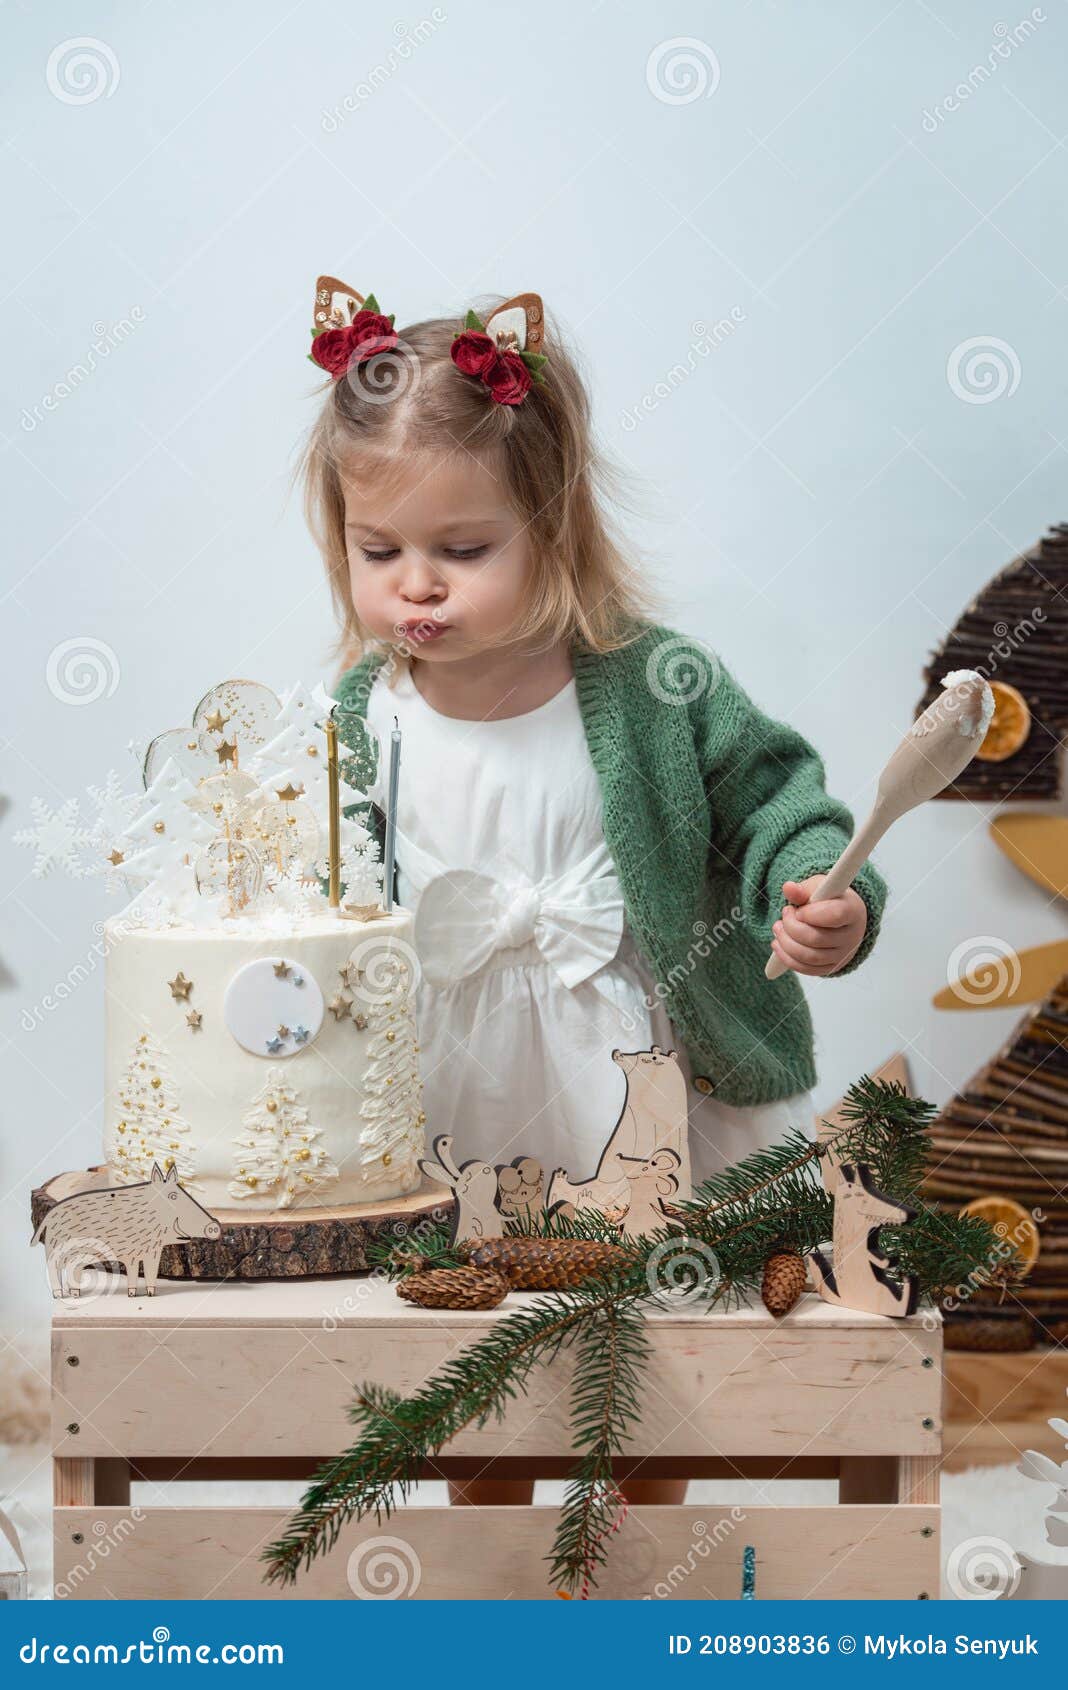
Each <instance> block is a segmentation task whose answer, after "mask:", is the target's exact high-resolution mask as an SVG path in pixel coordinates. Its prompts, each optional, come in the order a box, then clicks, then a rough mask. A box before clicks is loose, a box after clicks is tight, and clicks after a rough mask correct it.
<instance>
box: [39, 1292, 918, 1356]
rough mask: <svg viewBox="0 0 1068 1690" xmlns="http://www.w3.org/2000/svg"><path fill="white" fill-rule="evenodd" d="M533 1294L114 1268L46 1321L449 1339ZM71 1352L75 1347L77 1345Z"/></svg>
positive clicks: (689, 1321) (804, 1319) (656, 1311)
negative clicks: (405, 1290) (418, 1293)
mask: <svg viewBox="0 0 1068 1690" xmlns="http://www.w3.org/2000/svg"><path fill="white" fill-rule="evenodd" d="M538 1295H539V1293H538V1292H537V1291H510V1292H509V1293H508V1296H507V1297H506V1298H505V1300H504V1302H503V1303H501V1304H500V1305H499V1306H498V1307H497V1308H495V1309H420V1308H416V1307H415V1306H414V1304H411V1303H405V1302H402V1300H401V1299H400V1298H399V1297H398V1296H397V1293H396V1290H395V1289H394V1286H393V1284H392V1283H391V1282H390V1281H388V1280H385V1279H383V1278H382V1277H381V1276H379V1275H365V1276H359V1277H353V1278H337V1279H317V1280H296V1279H295V1280H285V1281H280V1282H279V1283H277V1284H276V1283H271V1284H261V1285H255V1284H236V1283H230V1282H226V1281H223V1282H220V1283H219V1284H215V1285H208V1286H204V1285H197V1284H184V1285H183V1284H179V1283H177V1282H170V1283H167V1284H165V1285H164V1284H161V1285H160V1287H159V1290H158V1292H157V1294H156V1296H155V1297H128V1296H127V1295H126V1280H125V1278H124V1277H123V1276H122V1275H121V1274H116V1275H113V1276H111V1277H110V1278H104V1279H103V1280H102V1281H101V1288H100V1292H99V1294H97V1295H95V1296H93V1297H92V1298H89V1299H88V1300H87V1301H85V1302H81V1301H80V1300H79V1299H78V1298H68V1299H65V1300H64V1301H62V1302H58V1303H56V1304H54V1306H53V1312H52V1327H53V1331H54V1332H63V1333H68V1332H70V1333H81V1332H85V1331H91V1330H92V1329H93V1328H94V1327H108V1328H123V1329H126V1330H137V1331H141V1330H150V1331H153V1332H157V1331H169V1330H170V1329H171V1328H173V1327H177V1326H183V1327H184V1326H220V1327H231V1326H240V1327H266V1326H284V1327H289V1328H294V1329H296V1328H301V1329H306V1330H308V1331H310V1332H312V1333H320V1332H328V1333H329V1332H335V1331H339V1330H344V1329H346V1328H350V1327H359V1328H360V1329H364V1328H367V1327H396V1328H398V1329H399V1330H400V1331H402V1332H403V1333H405V1334H408V1333H411V1332H413V1331H415V1330H417V1329H419V1328H420V1327H423V1328H426V1329H427V1330H430V1331H441V1332H445V1333H449V1334H451V1335H452V1336H453V1338H454V1340H455V1339H457V1338H459V1337H460V1336H461V1335H462V1334H470V1335H471V1336H477V1335H478V1334H479V1333H480V1332H484V1331H485V1330H486V1329H487V1328H488V1327H489V1326H491V1325H492V1324H493V1323H494V1322H496V1321H498V1320H500V1319H501V1317H502V1316H503V1315H507V1314H512V1313H513V1312H514V1311H515V1310H516V1309H518V1308H521V1307H523V1306H524V1305H529V1304H530V1302H531V1301H533V1300H534V1299H536V1298H537V1297H538ZM645 1313H646V1317H647V1319H648V1321H649V1324H650V1325H651V1326H670V1327H675V1328H678V1329H679V1330H683V1329H690V1330H696V1331H705V1330H706V1329H707V1328H709V1327H714V1328H716V1329H717V1330H719V1329H723V1328H742V1329H743V1330H750V1329H753V1330H755V1331H757V1332H758V1333H760V1334H761V1336H763V1335H764V1334H766V1333H768V1332H771V1331H775V1330H776V1329H777V1328H778V1327H781V1326H783V1325H784V1324H785V1323H787V1322H788V1323H789V1324H790V1326H791V1327H801V1328H803V1329H804V1330H805V1331H810V1330H812V1329H814V1328H827V1329H829V1330H831V1331H839V1332H854V1331H860V1330H865V1331H867V1330H872V1329H874V1330H883V1329H885V1326H886V1324H887V1323H886V1320H885V1318H884V1317H883V1316H882V1315H871V1314H863V1313H861V1312H860V1311H859V1310H857V1309H841V1308H833V1307H831V1306H830V1305H829V1304H827V1303H824V1302H823V1301H822V1300H821V1299H820V1298H818V1297H814V1296H808V1295H806V1296H803V1297H802V1298H801V1301H800V1302H799V1303H798V1304H797V1306H796V1307H795V1308H793V1309H791V1311H790V1313H789V1314H788V1315H785V1316H783V1317H781V1318H780V1320H779V1321H778V1322H776V1321H775V1320H774V1319H773V1318H772V1316H771V1315H769V1313H768V1311H767V1309H766V1308H765V1307H764V1305H763V1303H762V1302H761V1301H760V1299H759V1297H758V1298H756V1299H755V1300H754V1301H753V1302H752V1303H748V1304H743V1306H742V1307H741V1308H733V1309H728V1310H726V1311H717V1312H716V1313H714V1314H710V1313H709V1312H708V1305H707V1304H703V1303H700V1302H695V1303H692V1304H683V1305H681V1306H675V1307H667V1306H664V1307H659V1306H658V1305H656V1304H653V1303H650V1304H648V1305H647V1306H646V1309H645ZM894 1324H895V1325H896V1326H897V1327H898V1328H900V1329H901V1330H902V1331H913V1332H923V1331H924V1330H925V1329H926V1327H928V1326H929V1325H930V1324H931V1311H927V1313H926V1314H924V1315H920V1314H916V1315H912V1316H910V1317H909V1319H908V1320H903V1321H896V1322H895V1323H894ZM73 1348H74V1349H75V1350H76V1349H77V1345H74V1346H73Z"/></svg>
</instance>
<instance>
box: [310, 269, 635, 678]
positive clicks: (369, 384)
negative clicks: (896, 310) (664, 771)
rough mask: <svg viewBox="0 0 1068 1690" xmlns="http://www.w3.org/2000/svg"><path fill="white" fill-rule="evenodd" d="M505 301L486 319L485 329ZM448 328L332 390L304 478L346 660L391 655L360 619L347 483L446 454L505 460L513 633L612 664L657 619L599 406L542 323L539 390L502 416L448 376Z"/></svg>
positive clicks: (406, 340)
mask: <svg viewBox="0 0 1068 1690" xmlns="http://www.w3.org/2000/svg"><path fill="white" fill-rule="evenodd" d="M500 303H503V300H496V301H494V302H492V303H491V304H489V305H488V306H485V307H484V308H483V309H481V310H480V311H479V316H480V317H481V319H482V321H483V322H485V321H486V320H487V318H488V316H489V314H490V312H491V311H492V310H493V309H495V307H496V305H497V304H500ZM462 327H463V324H462V323H461V322H459V321H455V320H453V319H451V318H447V317H433V318H428V319H427V320H426V321H425V322H421V323H413V324H412V325H411V326H410V327H408V328H405V329H402V330H400V331H399V344H398V346H397V348H396V349H395V350H393V351H392V352H388V353H382V354H380V355H378V356H376V357H374V358H371V359H369V360H368V361H367V362H366V363H364V364H357V365H353V366H352V369H351V370H350V372H349V374H348V375H347V376H342V377H341V379H340V380H338V381H332V382H331V384H330V388H329V390H328V392H327V393H326V395H325V398H324V402H323V405H322V408H321V410H320V412H319V415H318V417H317V419H316V421H315V423H314V425H313V427H312V430H311V433H310V435H309V437H308V440H307V443H306V445H305V447H304V450H303V453H302V456H301V459H300V462H299V464H298V466H297V474H298V476H302V478H303V481H304V509H305V514H306V517H307V520H308V525H309V527H310V529H311V532H312V534H313V536H314V538H315V541H316V543H317V545H318V547H319V550H320V552H321V553H322V557H323V562H324V564H325V566H326V573H327V579H328V581H329V585H330V591H331V595H332V597H333V601H334V608H335V612H336V615H337V620H338V623H339V627H340V636H339V638H338V641H337V645H336V648H335V650H336V655H337V656H338V657H339V658H340V659H341V660H342V662H343V663H345V664H346V665H347V664H350V663H353V662H355V661H356V660H357V658H359V657H360V656H362V655H363V654H364V653H365V652H367V651H371V650H392V651H393V655H394V657H395V658H397V659H399V661H401V662H402V663H403V662H404V661H405V659H406V655H407V654H406V653H405V651H404V650H403V649H401V650H399V651H397V650H395V649H394V648H391V647H386V646H384V645H383V642H382V641H380V640H378V639H376V638H375V637H374V635H372V634H371V633H370V631H369V630H368V629H366V628H364V627H363V626H362V625H361V623H360V622H359V619H358V618H357V616H356V613H355V610H354V608H353V604H352V596H351V592H350V587H349V560H348V552H347V548H346V545H345V497H344V487H343V472H344V471H345V470H348V472H349V473H350V474H351V473H353V466H354V465H358V466H359V469H361V470H363V471H364V472H365V473H366V474H367V475H368V477H369V478H374V479H378V480H381V481H382V482H384V483H385V484H386V485H387V486H388V484H389V482H390V480H392V479H396V477H397V474H398V472H399V471H401V470H405V469H407V470H410V469H411V466H412V462H413V459H415V460H416V461H418V460H419V459H420V458H421V457H426V458H431V457H432V456H433V455H434V454H437V453H440V452H442V451H443V450H444V451H448V450H450V449H451V450H461V449H462V450H463V451H465V452H468V453H473V454H475V455H480V454H484V455H490V454H492V453H494V452H496V453H498V454H499V458H498V461H499V462H500V463H501V464H502V465H503V476H504V485H505V490H506V493H507V496H508V499H509V502H510V504H511V505H512V507H513V509H514V510H515V511H516V513H517V515H518V516H519V517H520V519H521V520H522V522H523V523H524V525H525V527H526V532H527V539H528V544H529V547H530V558H531V571H530V584H529V591H528V594H527V601H526V607H525V609H524V611H523V612H522V613H521V615H520V616H519V617H518V618H517V620H516V622H515V623H514V625H513V626H512V628H510V629H509V631H508V636H507V637H508V638H509V640H511V641H515V642H523V643H524V644H530V643H531V642H534V643H537V642H540V641H544V642H545V643H546V644H553V643H556V642H558V641H560V640H568V641H575V642H577V643H578V644H579V645H580V646H582V647H584V648H585V649H587V650H589V651H596V652H604V651H611V650H614V649H617V648H618V647H620V646H623V645H626V644H629V643H630V641H632V640H634V639H636V638H637V637H638V635H639V634H640V633H641V631H642V628H643V627H644V626H646V625H647V624H648V622H649V620H650V619H651V617H652V615H653V604H652V600H651V597H650V595H649V593H648V589H647V588H646V586H645V584H644V582H642V581H640V580H639V576H638V572H637V568H636V566H635V562H634V561H633V559H632V557H631V556H630V555H629V553H628V551H627V550H626V549H625V547H624V543H623V542H622V540H621V539H620V538H619V537H618V535H617V533H616V532H615V527H614V522H613V520H612V518H611V517H610V516H609V515H608V514H607V510H606V505H607V504H608V503H609V502H611V503H615V504H625V503H626V497H625V494H624V493H623V491H622V478H621V477H620V476H619V473H618V471H617V470H616V469H615V468H614V467H613V466H612V465H611V464H610V463H609V461H608V459H607V458H606V457H605V455H604V454H603V453H602V452H601V451H600V450H598V449H597V448H595V446H594V443H593V438H592V432H591V428H590V401H589V395H588V393H587V391H586V387H585V384H584V382H583V379H582V377H581V375H580V373H579V368H578V363H577V360H576V358H575V355H574V354H573V352H572V351H571V350H570V349H569V348H568V347H567V346H566V345H565V343H564V341H563V338H562V336H561V335H560V334H559V332H558V331H557V330H556V329H555V328H554V327H553V325H552V322H551V320H549V319H548V318H547V320H546V331H545V342H544V350H545V353H546V356H547V358H548V362H547V364H546V365H545V367H544V371H543V380H542V381H540V382H535V383H534V385H533V387H532V388H531V389H530V391H529V392H528V393H527V395H526V397H525V398H524V399H523V401H522V403H521V404H519V405H514V406H513V405H501V404H498V403H497V402H496V401H495V400H493V399H492V398H491V397H490V393H489V389H488V388H487V387H486V386H485V385H484V384H483V383H482V382H481V381H480V380H478V379H477V378H475V377H472V376H465V375H463V374H462V373H461V372H460V371H459V370H458V369H457V368H456V366H455V364H454V363H453V362H452V358H451V356H450V348H451V346H452V340H453V336H454V334H455V333H456V332H457V330H459V329H460V328H462Z"/></svg>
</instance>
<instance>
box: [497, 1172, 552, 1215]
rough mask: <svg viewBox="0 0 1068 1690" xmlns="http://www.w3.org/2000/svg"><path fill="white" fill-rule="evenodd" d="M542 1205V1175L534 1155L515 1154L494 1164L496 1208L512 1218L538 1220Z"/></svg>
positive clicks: (543, 1183)
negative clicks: (506, 1160) (509, 1160)
mask: <svg viewBox="0 0 1068 1690" xmlns="http://www.w3.org/2000/svg"><path fill="white" fill-rule="evenodd" d="M544 1207H545V1174H544V1172H543V1170H542V1165H541V1163H540V1162H539V1161H538V1160H537V1159H536V1157H534V1156H516V1157H514V1158H513V1160H512V1161H511V1162H507V1163H504V1164H498V1167H497V1210H498V1213H499V1214H501V1215H503V1216H504V1217H506V1218H507V1219H512V1218H513V1217H530V1218H532V1219H535V1220H536V1219H537V1218H538V1217H539V1216H540V1215H541V1212H542V1210H543V1209H544Z"/></svg>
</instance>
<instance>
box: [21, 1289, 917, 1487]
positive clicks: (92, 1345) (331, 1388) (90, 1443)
mask: <svg viewBox="0 0 1068 1690" xmlns="http://www.w3.org/2000/svg"><path fill="white" fill-rule="evenodd" d="M283 1289H284V1288H283ZM183 1301H184V1299H183ZM802 1301H803V1302H807V1303H809V1304H814V1305H816V1306H817V1307H819V1308H825V1307H827V1306H828V1305H824V1304H820V1303H818V1302H817V1299H815V1298H806V1299H802ZM419 1312H420V1313H423V1314H426V1313H433V1312H440V1311H419ZM831 1312H832V1313H834V1314H839V1315H840V1314H841V1313H842V1312H843V1311H840V1310H832V1311H831ZM478 1330H482V1331H484V1330H485V1324H484V1323H482V1324H481V1325H475V1326H471V1325H469V1324H467V1323H466V1322H461V1323H459V1325H458V1327H457V1328H456V1329H453V1328H452V1327H451V1326H450V1325H448V1324H446V1323H444V1322H441V1321H411V1322H405V1321H402V1322H400V1323H399V1324H396V1325H394V1324H392V1323H387V1324H384V1325H382V1326H379V1327H378V1328H375V1327H374V1326H373V1325H371V1326H366V1325H361V1326H355V1327H354V1326H346V1327H339V1328H338V1329H337V1330H334V1331H324V1330H322V1328H321V1327H320V1329H319V1330H317V1331H311V1330H308V1329H307V1328H299V1327H279V1326H276V1325H273V1324H262V1325H260V1326H259V1327H254V1328H244V1329H242V1328H240V1327H231V1326H228V1325H227V1326H221V1327H220V1326H199V1325H194V1324H191V1323H190V1324H183V1325H181V1326H178V1327H174V1326H171V1327H170V1328H169V1329H168V1328H160V1327H159V1326H158V1325H157V1324H156V1323H154V1322H152V1323H148V1324H143V1325H139V1324H136V1323H131V1322H124V1323H121V1324H119V1325H116V1326H115V1327H113V1328H111V1329H110V1330H109V1329H108V1328H100V1327H95V1326H93V1327H86V1328H83V1329H82V1330H80V1331H78V1332H76V1333H75V1332H73V1331H72V1330H71V1329H70V1328H68V1327H63V1328H59V1329H58V1330H57V1332H56V1334H55V1355H54V1360H53V1428H54V1448H55V1451H56V1453H57V1454H59V1455H62V1456H75V1455H79V1454H80V1455H107V1456H114V1455H115V1454H116V1452H121V1453H122V1454H123V1455H124V1456H126V1457H133V1458H136V1457H140V1456H152V1455H177V1456H183V1455H184V1456H204V1457H219V1456H227V1455H249V1454H256V1455H258V1456H288V1457H297V1456H302V1455H309V1456H316V1457H323V1456H326V1455H329V1454H332V1453H336V1452H337V1451H339V1450H341V1449H343V1448H345V1447H346V1446H347V1445H348V1444H349V1443H350V1442H351V1441H352V1435H353V1433H352V1427H351V1424H350V1422H349V1420H348V1417H347V1410H348V1407H349V1405H350V1403H351V1401H352V1398H353V1395H354V1393H355V1389H356V1387H357V1385H359V1384H362V1383H363V1382H365V1381H369V1380H374V1381H376V1382H377V1383H379V1384H381V1385H387V1386H390V1387H392V1388H393V1389H394V1390H397V1391H400V1392H402V1393H403V1394H405V1395H407V1394H410V1393H411V1392H413V1391H415V1390H417V1389H418V1388H419V1387H420V1386H421V1385H422V1384H423V1383H424V1382H425V1381H426V1380H427V1379H428V1378H429V1377H430V1375H431V1374H433V1373H435V1372H436V1371H437V1370H438V1369H439V1368H440V1367H441V1366H442V1365H443V1363H444V1362H445V1361H446V1360H448V1359H449V1358H450V1357H452V1356H454V1355H455V1354H456V1351H457V1348H458V1347H459V1346H460V1344H461V1343H462V1342H463V1341H464V1339H465V1338H469V1337H470V1335H471V1334H472V1332H473V1331H475V1332H477V1331H478ZM649 1335H650V1344H651V1351H652V1357H651V1365H650V1366H649V1367H648V1369H647V1370H646V1373H645V1376H644V1377H645V1381H646V1383H645V1395H644V1401H643V1415H642V1420H641V1422H640V1424H639V1427H638V1429H637V1431H636V1435H635V1442H634V1445H633V1448H634V1450H635V1451H636V1452H638V1453H643V1454H648V1455H658V1456H680V1457H693V1456H709V1457H720V1456H733V1455H746V1456H775V1457H780V1458H783V1457H786V1456H789V1455H791V1454H802V1453H803V1454H805V1455H810V1456H821V1455H909V1454H912V1455H933V1454H937V1452H938V1449H939V1425H940V1419H941V1403H940V1395H941V1389H940V1375H939V1366H938V1363H939V1360H940V1355H941V1331H940V1329H939V1328H938V1327H937V1326H932V1327H931V1329H930V1330H927V1331H925V1330H923V1327H922V1325H920V1323H918V1322H913V1321H895V1320H889V1319H884V1318H881V1317H875V1316H871V1317H861V1318H860V1319H859V1320H858V1321H850V1322H849V1323H848V1324H845V1323H842V1322H841V1321H840V1320H839V1321H834V1322H832V1323H830V1324H825V1323H824V1322H822V1321H818V1320H817V1321H811V1320H806V1319H805V1318H804V1315H802V1316H801V1318H798V1319H795V1318H794V1314H793V1313H791V1314H790V1315H787V1316H786V1317H784V1318H783V1319H782V1320H780V1321H778V1322H773V1321H772V1320H771V1317H770V1316H766V1317H765V1320H764V1322H763V1323H762V1324H761V1326H760V1329H759V1331H758V1332H754V1331H753V1329H752V1324H751V1323H750V1324H748V1325H747V1324H742V1323H738V1322H732V1321H731V1320H730V1318H729V1317H727V1318H725V1319H722V1320H721V1319H718V1318H716V1317H714V1316H709V1315H705V1316H704V1317H703V1318H702V1319H701V1320H700V1321H699V1323H698V1324H696V1325H695V1324H693V1323H691V1322H690V1321H680V1320H678V1319H674V1320H669V1321H666V1322H665V1321H658V1320H656V1319H655V1318H654V1319H652V1320H651V1321H650V1323H649ZM71 1349H76V1352H77V1354H78V1361H79V1365H78V1366H77V1367H74V1368H72V1367H69V1366H67V1365H66V1356H67V1354H68V1353H69V1351H70V1350H71ZM925 1361H926V1362H927V1363H928V1364H929V1365H927V1366H924V1365H923V1364H924V1362H925ZM573 1366H574V1359H573V1356H572V1355H571V1353H569V1352H566V1351H565V1352H563V1353H562V1354H560V1355H558V1356H557V1357H556V1358H555V1360H554V1361H553V1363H552V1365H551V1366H550V1367H548V1368H539V1369H536V1370H535V1371H534V1373H533V1374H532V1375H531V1378H530V1384H529V1388H528V1389H527V1390H526V1391H525V1392H524V1393H522V1394H521V1395H520V1396H519V1398H518V1399H516V1400H515V1401H513V1402H511V1403H509V1405H508V1408H507V1410H506V1413H505V1417H504V1420H503V1423H498V1422H496V1421H493V1422H491V1423H490V1424H489V1425H487V1426H486V1427H484V1428H483V1429H482V1430H477V1429H475V1428H474V1427H468V1428H467V1429H466V1430H464V1431H463V1432H461V1433H460V1434H459V1435H458V1436H457V1438H456V1439H455V1440H454V1441H453V1442H452V1443H451V1444H450V1445H449V1446H448V1450H447V1453H448V1454H450V1455H474V1456H492V1455H504V1454H507V1455H513V1456H541V1455H547V1456H551V1455H558V1454H559V1453H560V1451H561V1450H567V1449H569V1448H570V1447H571V1431H570V1425H569V1415H570V1403H569V1398H570V1392H569V1385H570V1381H571V1376H572V1368H573ZM925 1420H926V1421H927V1422H928V1424H926V1425H925V1424H924V1421H925ZM71 1425H74V1426H76V1427H77V1428H78V1430H77V1431H76V1432H74V1433H72V1432H70V1431H69V1430H68V1428H69V1427H70V1426H71Z"/></svg>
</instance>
